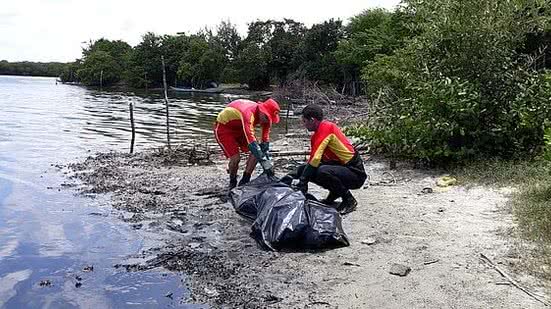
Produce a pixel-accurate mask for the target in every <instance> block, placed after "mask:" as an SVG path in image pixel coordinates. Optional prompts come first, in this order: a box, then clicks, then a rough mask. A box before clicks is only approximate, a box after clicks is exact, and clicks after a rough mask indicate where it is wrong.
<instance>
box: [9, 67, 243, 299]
mask: <svg viewBox="0 0 551 309" xmlns="http://www.w3.org/2000/svg"><path fill="white" fill-rule="evenodd" d="M231 99H234V98H229V97H224V96H223V95H215V96H197V95H191V94H185V95H182V96H178V97H172V98H171V107H170V108H171V116H172V117H173V118H172V123H171V126H172V128H173V136H172V140H173V141H174V142H175V143H178V142H183V141H189V140H201V139H202V137H203V138H210V137H211V126H212V120H213V118H214V117H215V115H216V114H217V112H218V111H219V110H220V109H221V108H222V107H223V105H224V103H226V102H227V101H229V100H231ZM129 102H134V105H135V108H134V115H135V116H134V117H135V119H136V130H137V135H136V146H135V147H136V149H137V150H138V151H139V150H140V149H144V148H146V147H150V146H160V145H163V144H164V141H165V126H164V125H165V118H164V103H163V101H162V99H161V96H160V94H150V95H147V96H144V95H141V96H137V95H133V94H123V93H112V92H111V93H110V92H100V91H97V90H90V89H85V88H82V87H78V86H69V85H62V84H59V85H56V84H55V80H54V79H52V78H31V77H7V76H0V308H2V307H5V308H73V307H81V308H121V307H136V308H144V307H146V308H149V307H151V308H166V307H168V308H174V307H178V308H179V307H185V308H190V307H191V306H190V305H185V304H181V303H180V300H181V298H182V297H185V296H186V293H187V291H186V290H185V289H184V288H183V287H182V284H181V280H180V279H181V278H180V277H179V276H178V275H175V274H171V273H163V272H162V270H157V271H151V272H138V273H127V272H125V271H123V270H117V269H115V268H113V265H115V264H117V263H124V261H126V260H127V259H128V258H129V257H131V256H132V255H133V254H136V253H139V252H141V251H142V250H143V249H146V248H148V247H149V246H151V245H152V244H154V243H155V241H158V240H157V239H155V235H146V234H145V233H146V232H141V231H136V230H132V229H131V227H130V226H129V225H127V224H126V223H123V222H122V221H120V220H118V219H117V218H116V217H117V213H116V212H115V211H114V210H113V209H111V208H110V207H109V203H108V197H99V198H96V199H89V198H82V197H78V196H75V195H74V191H72V190H70V189H61V190H58V188H59V186H60V184H61V183H63V182H64V179H63V175H62V174H61V173H60V172H59V171H58V170H57V169H56V168H55V167H54V166H52V164H56V163H67V162H70V161H75V160H78V159H79V158H84V157H86V156H87V155H89V154H90V153H94V152H97V151H107V150H123V151H125V150H127V149H128V148H129V140H130V133H129V132H130V128H129V120H128V103H129ZM86 266H93V267H94V270H93V271H89V272H86V271H84V268H85V267H86ZM77 277H79V278H81V280H80V281H79V280H77ZM42 280H49V281H50V282H51V286H48V287H41V286H40V282H41V281H42ZM77 282H80V283H82V286H80V287H77V286H76V283H77ZM168 293H173V299H171V298H168V297H165V295H166V294H168Z"/></svg>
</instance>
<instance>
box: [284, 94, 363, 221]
mask: <svg viewBox="0 0 551 309" xmlns="http://www.w3.org/2000/svg"><path fill="white" fill-rule="evenodd" d="M302 123H303V125H304V127H305V128H306V129H307V130H308V131H310V132H314V134H313V135H312V137H311V149H310V158H309V159H308V162H307V164H304V165H301V166H299V168H298V169H297V171H296V172H295V173H292V174H289V175H288V176H287V177H284V178H286V179H287V181H288V180H291V181H292V178H295V179H296V178H299V179H300V181H299V183H298V184H297V185H296V187H297V188H298V189H300V190H301V191H302V192H303V193H306V192H307V191H308V182H310V181H311V182H313V183H315V184H317V185H319V186H321V187H323V188H325V189H327V190H329V194H328V196H327V198H326V199H324V200H322V202H323V203H325V204H328V205H333V203H334V202H335V200H337V199H338V198H342V202H341V203H340V204H339V206H338V207H337V210H338V211H339V212H340V213H341V214H346V213H349V212H352V211H354V210H355V209H356V206H357V204H358V202H357V201H356V199H355V198H354V196H352V193H351V192H350V189H358V188H361V187H362V186H363V184H364V182H365V180H366V179H367V175H366V173H365V170H364V166H363V161H362V158H361V157H360V155H359V154H358V152H357V151H356V150H355V149H354V147H353V146H352V144H351V143H350V141H349V140H348V139H347V138H346V136H345V135H344V134H343V133H342V131H341V130H340V129H339V128H338V127H337V125H336V124H334V123H332V122H330V121H327V120H323V110H322V109H321V107H320V106H318V105H314V104H312V105H308V106H306V107H305V108H304V109H303V111H302ZM282 181H284V182H285V179H282Z"/></svg>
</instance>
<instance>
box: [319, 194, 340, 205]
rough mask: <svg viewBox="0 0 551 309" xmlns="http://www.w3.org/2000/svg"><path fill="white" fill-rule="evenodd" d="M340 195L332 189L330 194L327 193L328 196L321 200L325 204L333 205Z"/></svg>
mask: <svg viewBox="0 0 551 309" xmlns="http://www.w3.org/2000/svg"><path fill="white" fill-rule="evenodd" d="M338 198H339V196H338V195H337V194H335V193H333V192H331V191H329V194H327V197H326V198H324V199H323V200H321V201H320V202H322V203H324V204H325V205H328V206H333V204H334V203H335V200H336V199H338Z"/></svg>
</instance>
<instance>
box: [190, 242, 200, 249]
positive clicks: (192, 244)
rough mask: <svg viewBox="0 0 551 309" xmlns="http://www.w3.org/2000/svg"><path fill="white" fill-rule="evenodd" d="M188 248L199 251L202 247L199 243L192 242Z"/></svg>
mask: <svg viewBox="0 0 551 309" xmlns="http://www.w3.org/2000/svg"><path fill="white" fill-rule="evenodd" d="M188 246H190V248H191V249H197V248H199V247H201V244H200V243H198V242H190V243H189V244H188Z"/></svg>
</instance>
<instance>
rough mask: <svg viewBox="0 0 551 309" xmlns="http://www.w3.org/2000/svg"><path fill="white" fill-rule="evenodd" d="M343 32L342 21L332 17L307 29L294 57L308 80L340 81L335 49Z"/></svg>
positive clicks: (340, 73)
mask: <svg viewBox="0 0 551 309" xmlns="http://www.w3.org/2000/svg"><path fill="white" fill-rule="evenodd" d="M343 34H344V32H343V26H342V22H341V21H340V20H333V19H330V20H329V21H325V22H323V23H321V24H315V25H313V26H312V27H311V28H310V29H309V30H307V31H306V34H305V35H304V39H303V40H301V43H300V44H299V48H298V50H299V53H298V54H297V57H296V59H295V61H297V62H298V65H297V67H298V68H299V71H300V72H302V73H304V75H305V77H306V78H308V79H310V80H317V81H322V82H326V83H333V84H337V83H340V82H341V81H342V78H343V77H342V69H341V66H340V65H339V64H338V63H337V59H336V57H335V51H336V50H337V47H338V43H339V41H340V40H341V39H342V38H343Z"/></svg>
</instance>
